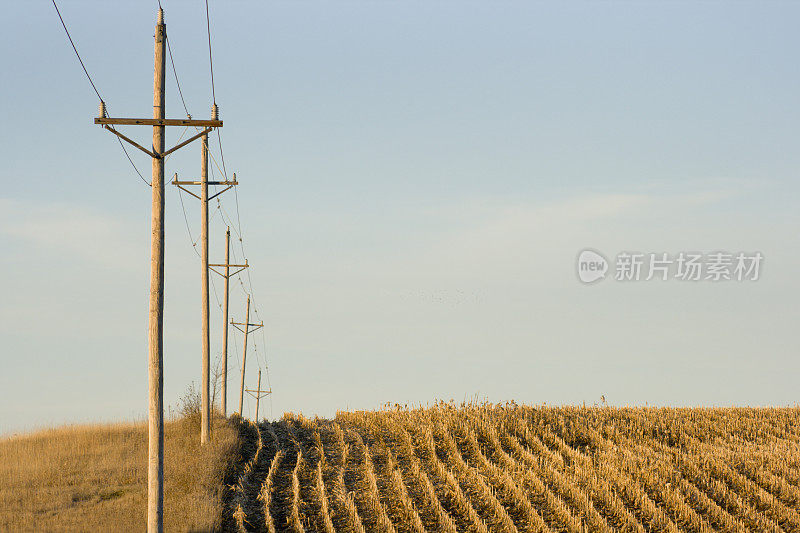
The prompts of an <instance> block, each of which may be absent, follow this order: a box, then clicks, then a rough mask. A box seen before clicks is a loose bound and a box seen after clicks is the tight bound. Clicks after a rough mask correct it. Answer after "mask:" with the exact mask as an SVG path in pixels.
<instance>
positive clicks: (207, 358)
mask: <svg viewBox="0 0 800 533" xmlns="http://www.w3.org/2000/svg"><path fill="white" fill-rule="evenodd" d="M211 118H212V119H215V120H216V119H218V118H219V109H218V108H217V104H213V105H212V106H211ZM201 139H202V143H201V145H202V146H201V156H202V157H201V159H200V180H199V181H178V175H177V174H175V179H173V180H172V184H173V185H175V186H177V187H178V188H180V189H181V190H183V191H186V192H188V193H189V194H191V195H192V196H194V197H195V198H198V199H199V200H200V241H201V250H202V252H201V253H200V262H201V263H202V268H201V274H200V282H201V294H200V299H201V301H202V304H203V312H202V315H203V316H202V343H203V353H202V355H201V361H202V370H203V379H202V390H201V394H200V444H205V443H207V442H208V439H209V438H210V436H211V401H210V396H209V389H210V386H211V383H210V368H211V346H210V344H211V341H210V339H211V334H210V325H209V295H208V270H209V264H208V202H209V200H212V199H214V198H216V197H217V196H219V195H220V194H222V193H223V192H225V191H227V190H228V189H230V188H231V187H233V186H234V185H236V184H237V182H236V174H234V175H233V181H208V133H201ZM187 185H200V196H198V195H197V194H195V193H193V192H192V191H190V190H188V189H186V187H185V186H187ZM209 185H226V186H227V187H226V188H225V189H223V190H222V191H220V192H218V193H217V194H215V195H214V196H212V197H211V198H209V196H208V186H209ZM226 262H227V261H226ZM223 383H224V382H223Z"/></svg>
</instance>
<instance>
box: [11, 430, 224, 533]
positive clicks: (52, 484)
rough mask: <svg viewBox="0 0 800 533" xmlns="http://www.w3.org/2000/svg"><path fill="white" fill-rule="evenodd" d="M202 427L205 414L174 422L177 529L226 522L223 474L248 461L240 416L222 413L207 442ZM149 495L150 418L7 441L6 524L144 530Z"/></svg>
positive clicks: (171, 522) (171, 506) (169, 442)
mask: <svg viewBox="0 0 800 533" xmlns="http://www.w3.org/2000/svg"><path fill="white" fill-rule="evenodd" d="M199 428H200V425H199V420H198V419H197V417H189V418H184V419H181V420H177V421H173V422H169V423H167V424H166V430H165V448H166V451H165V457H164V465H165V466H164V469H165V498H164V499H165V503H164V507H165V513H164V515H165V525H166V528H167V530H169V531H192V530H194V531H209V530H212V529H214V528H218V527H219V525H220V524H221V522H222V519H223V517H222V509H223V505H222V496H223V479H224V477H225V476H226V475H228V476H229V477H231V472H230V471H229V470H228V469H229V468H231V467H235V465H236V464H237V463H239V462H240V460H239V457H238V456H237V453H238V452H239V448H238V446H239V442H240V441H239V437H238V430H237V425H236V422H235V421H226V420H222V419H217V420H215V424H214V434H213V435H214V439H213V443H212V445H211V446H209V447H205V448H203V449H201V448H200V443H199ZM235 480H236V474H235V473H234V474H233V475H232V481H235ZM146 502H147V427H146V425H144V424H135V425H134V424H116V425H102V426H101V425H96V426H74V427H65V428H59V429H52V430H47V431H42V432H39V433H35V434H32V435H24V436H19V437H13V438H10V439H3V440H0V531H144V529H145V525H146Z"/></svg>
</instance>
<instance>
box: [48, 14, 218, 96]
mask: <svg viewBox="0 0 800 533" xmlns="http://www.w3.org/2000/svg"><path fill="white" fill-rule="evenodd" d="M52 1H53V7H54V8H56V13H57V14H58V19H59V20H60V21H61V25H62V26H63V27H64V32H66V34H67V39H69V44H71V45H72V49H73V50H75V55H76V56H78V61H80V64H81V67H82V68H83V72H84V74H86V78H87V79H88V80H89V83H91V84H92V89H94V92H95V94H96V95H97V98H99V99H100V101H101V102H102V101H103V97H102V96H100V91H98V90H97V86H96V85H95V84H94V81H92V77H91V76H89V71H88V70H86V65H84V64H83V59H81V55H80V54H79V53H78V49H77V48H76V47H75V42H74V41H73V40H72V36H71V35H70V34H69V30H68V29H67V25H66V24H65V23H64V18H63V17H62V16H61V11H59V10H58V6H57V5H56V0H52ZM206 3H208V2H206Z"/></svg>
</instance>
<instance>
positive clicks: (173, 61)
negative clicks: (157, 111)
mask: <svg viewBox="0 0 800 533" xmlns="http://www.w3.org/2000/svg"><path fill="white" fill-rule="evenodd" d="M158 7H161V2H160V1H159V3H158ZM167 50H168V51H169V62H170V63H171V64H172V73H173V74H174V75H175V84H176V85H177V86H178V94H179V95H180V97H181V103H183V110H184V111H186V116H187V117H189V118H192V115H190V114H189V109H188V108H187V107H186V100H184V99H183V91H181V82H180V81H178V71H177V70H175V59H174V58H173V57H172V46H171V45H170V44H169V37H167Z"/></svg>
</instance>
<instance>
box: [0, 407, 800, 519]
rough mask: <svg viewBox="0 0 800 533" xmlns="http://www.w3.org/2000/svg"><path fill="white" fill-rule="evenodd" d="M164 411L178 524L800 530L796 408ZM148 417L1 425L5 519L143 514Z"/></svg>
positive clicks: (168, 502) (170, 511)
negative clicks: (209, 434) (252, 415)
mask: <svg viewBox="0 0 800 533" xmlns="http://www.w3.org/2000/svg"><path fill="white" fill-rule="evenodd" d="M198 431H199V425H198V424H197V421H196V420H180V421H176V422H171V423H169V424H168V425H167V437H166V493H165V526H166V529H167V530H168V531H220V530H222V531H267V532H272V531H325V532H330V531H346V532H361V531H381V532H383V531H386V532H422V531H448V532H452V531H478V532H488V531H500V532H518V531H520V532H527V531H573V532H579V531H675V532H676V531H698V532H701V531H738V532H744V531H757V532H763V531H787V532H791V531H800V409H798V408H777V409H772V408H763V409H761V408H742V409H670V408H659V409H656V408H611V407H589V408H573V407H529V406H520V405H516V404H513V403H511V404H504V405H490V404H483V405H461V406H454V405H452V404H444V403H440V404H437V405H435V406H433V407H427V408H420V409H404V408H386V409H383V410H379V411H363V412H361V411H359V412H340V413H338V414H337V416H336V417H335V418H334V419H332V420H325V419H308V418H304V417H302V416H299V415H292V414H286V415H284V417H283V418H282V419H281V420H280V421H276V422H267V421H261V422H260V423H259V424H255V423H253V422H249V421H241V420H240V419H238V418H231V419H229V420H223V419H221V418H218V419H217V420H215V429H214V443H213V444H212V445H211V446H209V447H208V448H205V449H201V448H200V446H199V443H198V440H199V439H198ZM145 466H146V431H145V427H144V426H143V425H113V426H88V427H87V426H84V427H69V428H63V429H57V430H49V431H45V432H41V433H36V434H33V435H28V436H23V437H15V438H12V439H6V440H2V441H0V530H2V531H67V530H69V531H141V530H142V529H143V528H144V524H145V500H146V493H145V490H146V489H145V487H146V484H145V483H146V469H145Z"/></svg>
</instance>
